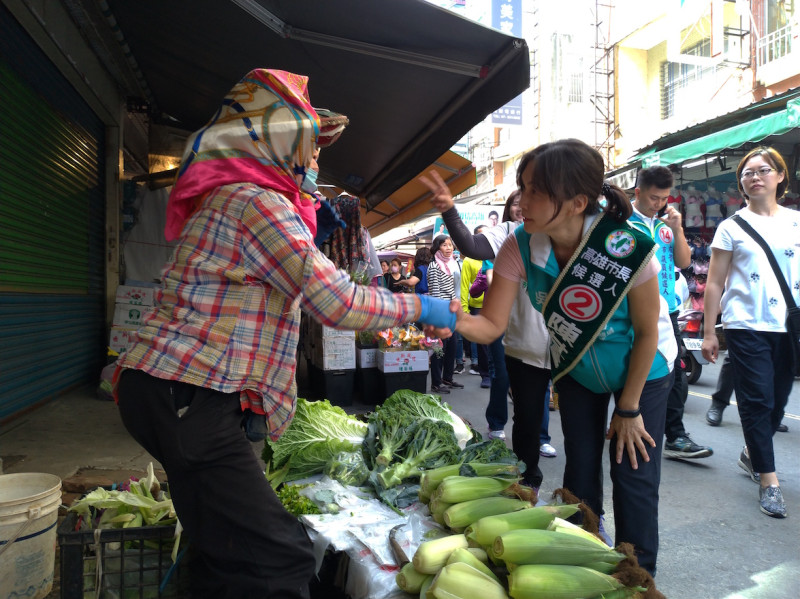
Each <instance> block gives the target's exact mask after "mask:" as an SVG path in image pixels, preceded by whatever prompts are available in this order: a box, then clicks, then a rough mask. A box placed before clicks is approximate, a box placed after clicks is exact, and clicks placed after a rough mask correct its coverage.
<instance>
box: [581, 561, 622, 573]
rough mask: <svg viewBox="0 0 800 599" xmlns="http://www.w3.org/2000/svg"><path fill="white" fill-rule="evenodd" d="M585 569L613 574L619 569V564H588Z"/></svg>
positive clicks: (584, 565)
mask: <svg viewBox="0 0 800 599" xmlns="http://www.w3.org/2000/svg"><path fill="white" fill-rule="evenodd" d="M583 567H584V568H591V569H592V570H597V571H598V572H602V573H603V574H613V573H614V571H615V570H616V569H617V564H609V563H608V562H587V563H585V564H583Z"/></svg>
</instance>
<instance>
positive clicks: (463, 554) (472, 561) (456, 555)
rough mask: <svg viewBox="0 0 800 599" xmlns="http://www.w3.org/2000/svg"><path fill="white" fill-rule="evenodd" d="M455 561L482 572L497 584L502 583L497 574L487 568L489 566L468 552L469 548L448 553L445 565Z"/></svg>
mask: <svg viewBox="0 0 800 599" xmlns="http://www.w3.org/2000/svg"><path fill="white" fill-rule="evenodd" d="M455 562H463V563H465V564H469V565H470V566H472V567H473V568H475V569H476V570H478V571H479V572H483V573H484V574H486V575H487V576H488V577H489V578H491V579H492V580H495V581H496V582H497V584H502V583H501V582H500V579H499V578H497V575H496V574H495V573H494V572H492V571H491V570H490V569H489V566H487V565H486V564H484V563H483V562H482V561H480V560H479V559H478V558H477V557H475V556H474V555H472V553H470V551H469V549H456V550H455V551H453V553H451V554H450V557H448V558H447V565H450V564H453V563H455Z"/></svg>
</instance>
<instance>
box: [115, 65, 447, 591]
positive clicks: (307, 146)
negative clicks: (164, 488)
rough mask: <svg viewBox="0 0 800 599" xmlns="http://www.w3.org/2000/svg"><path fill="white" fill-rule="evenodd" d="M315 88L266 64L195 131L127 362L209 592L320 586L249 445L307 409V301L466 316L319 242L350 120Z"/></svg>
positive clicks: (400, 314)
mask: <svg viewBox="0 0 800 599" xmlns="http://www.w3.org/2000/svg"><path fill="white" fill-rule="evenodd" d="M306 89H307V78H306V77H304V76H301V75H294V74H292V73H287V72H283V71H269V70H263V69H258V70H255V71H251V72H250V73H248V74H247V75H246V76H245V77H244V78H243V79H242V80H241V81H240V82H239V83H237V84H236V85H235V86H234V87H233V89H232V90H231V91H230V93H229V94H228V95H227V96H226V97H225V99H224V100H223V103H222V106H221V107H220V109H219V110H218V111H217V113H216V114H215V115H214V117H213V118H212V120H211V121H210V122H209V123H208V124H207V125H206V126H205V127H203V128H202V129H201V130H199V131H197V132H196V133H194V134H193V135H192V136H191V137H190V138H189V140H188V142H187V145H186V149H185V151H184V154H183V160H182V163H181V167H180V169H179V173H178V178H177V181H176V183H175V186H174V188H173V190H172V193H171V195H170V199H169V204H168V208H167V229H166V236H167V239H176V240H177V246H176V247H175V252H174V254H173V257H172V259H171V261H170V262H169V263H168V264H167V265H166V267H165V269H164V271H163V277H162V289H161V290H160V292H159V294H158V295H159V302H158V305H157V309H156V310H155V311H154V312H153V313H151V314H150V315H149V316H148V317H147V319H146V320H145V324H144V325H143V326H142V327H141V328H140V330H139V331H138V335H137V337H138V340H137V342H136V344H135V345H134V346H133V347H132V348H131V349H130V350H129V351H128V352H127V353H125V354H124V355H123V356H122V357H121V358H120V362H119V365H120V369H118V371H117V373H118V377H117V388H116V389H117V396H118V401H119V408H120V413H121V415H122V420H123V422H124V424H125V426H126V428H127V429H128V431H130V433H131V435H133V437H134V438H135V439H136V440H137V441H138V442H139V443H140V444H141V445H142V446H143V447H144V448H145V449H146V450H147V451H149V452H150V453H151V454H152V455H153V457H155V458H156V459H157V460H158V461H159V462H161V465H162V466H163V467H164V470H165V471H166V473H167V478H168V482H169V488H170V493H171V496H172V500H173V502H174V505H175V509H176V511H177V514H178V518H179V519H180V522H181V524H182V525H183V528H184V529H185V534H186V536H187V538H188V539H189V542H190V544H191V546H192V547H193V549H194V552H195V554H196V557H195V559H194V561H193V562H192V566H193V567H192V572H191V583H192V597H193V598H198V597H214V598H215V599H220V598H223V597H230V598H232V599H233V598H236V599H243V598H249V597H253V598H255V597H258V598H265V597H308V594H309V590H308V583H309V581H310V580H311V577H312V575H313V572H314V557H313V555H312V551H311V544H310V542H309V540H308V537H307V536H306V534H305V531H304V530H303V528H302V526H301V524H300V523H299V521H298V520H297V519H296V518H294V517H293V516H291V515H289V513H288V512H286V511H285V510H284V509H283V506H282V505H281V503H280V501H279V500H278V498H277V497H276V495H275V493H274V492H273V491H272V488H271V487H270V485H269V483H268V482H267V480H266V478H265V476H264V472H263V469H262V467H261V466H260V463H259V462H258V460H257V459H256V455H255V452H254V450H253V446H252V445H251V444H250V442H249V441H248V437H249V438H250V439H251V440H254V439H257V438H258V437H259V430H264V431H265V432H266V433H267V434H269V436H270V438H271V439H273V440H275V439H277V438H278V437H280V435H281V433H283V431H285V430H286V427H287V426H288V425H289V423H290V421H291V419H292V415H293V414H294V409H295V399H296V385H295V351H296V348H297V342H298V331H299V322H300V309H301V308H302V309H303V310H305V311H306V312H307V313H309V314H310V315H311V316H312V317H313V318H315V319H317V320H318V321H320V322H322V323H323V324H326V325H328V326H332V327H339V328H345V329H356V330H360V329H383V328H387V327H391V326H395V325H398V324H401V323H405V322H411V321H415V320H419V321H422V322H425V323H428V324H432V325H434V326H437V327H453V326H454V324H455V316H454V315H453V314H452V313H450V311H449V309H448V306H447V304H446V302H444V301H437V300H434V299H432V298H428V297H425V296H415V295H406V294H392V293H390V292H389V291H387V290H385V289H378V288H373V287H368V286H360V285H356V284H354V283H352V282H351V281H350V278H349V276H348V275H347V274H346V273H345V272H342V271H339V270H337V269H336V267H335V266H334V265H333V263H331V262H330V261H329V260H328V259H327V258H325V256H324V255H323V254H322V253H320V252H319V251H318V249H317V247H316V246H315V245H314V236H315V233H316V230H317V225H316V212H315V208H316V205H315V203H314V200H313V196H311V195H310V194H311V192H313V191H314V189H315V188H316V186H315V183H314V182H315V180H316V175H317V164H316V156H317V154H318V148H319V147H320V146H325V145H329V144H330V143H332V141H333V140H335V138H336V137H338V135H339V134H340V133H341V130H342V129H343V128H344V126H345V124H346V118H345V117H342V116H341V115H336V114H333V113H330V112H328V111H325V112H323V111H319V115H318V111H316V110H315V109H314V108H312V106H311V104H310V103H309V99H308V95H307V91H306ZM243 426H244V427H245V428H246V430H247V432H248V436H247V437H246V436H245V432H244V431H243V430H242V427H243Z"/></svg>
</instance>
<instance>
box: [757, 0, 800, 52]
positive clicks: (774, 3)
mask: <svg viewBox="0 0 800 599" xmlns="http://www.w3.org/2000/svg"><path fill="white" fill-rule="evenodd" d="M794 11H795V0H764V2H763V4H762V6H761V15H760V16H761V18H760V21H761V31H762V37H761V38H759V39H758V40H757V41H756V60H757V64H758V65H759V66H761V65H765V64H767V63H769V62H772V61H773V60H778V59H779V58H783V57H784V56H786V55H787V54H789V53H790V52H791V51H792V26H791V23H790V17H791V15H792V14H794Z"/></svg>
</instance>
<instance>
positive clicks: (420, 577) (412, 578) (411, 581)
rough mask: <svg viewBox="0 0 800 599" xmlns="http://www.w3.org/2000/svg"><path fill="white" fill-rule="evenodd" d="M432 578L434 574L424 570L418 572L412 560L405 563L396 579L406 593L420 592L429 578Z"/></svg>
mask: <svg viewBox="0 0 800 599" xmlns="http://www.w3.org/2000/svg"><path fill="white" fill-rule="evenodd" d="M428 578H431V580H433V576H431V575H430V574H423V573H422V572H417V570H416V569H415V568H414V564H412V563H411V562H409V563H407V564H405V565H404V566H403V567H402V568H400V571H399V572H398V573H397V576H395V578H394V580H395V582H396V583H397V586H399V587H400V588H401V589H402V590H404V591H405V592H406V593H412V594H413V593H419V592H420V589H422V585H423V583H424V582H425V581H426V580H427V579H428Z"/></svg>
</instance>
